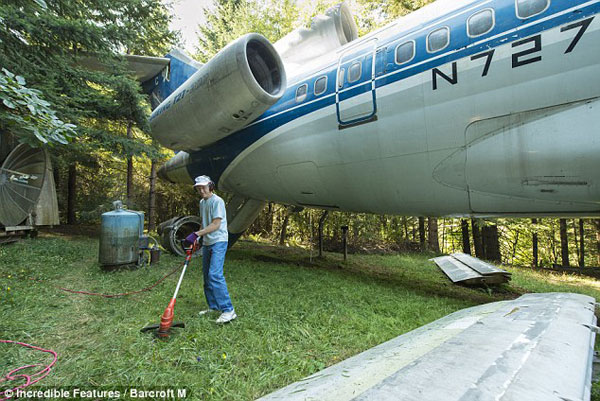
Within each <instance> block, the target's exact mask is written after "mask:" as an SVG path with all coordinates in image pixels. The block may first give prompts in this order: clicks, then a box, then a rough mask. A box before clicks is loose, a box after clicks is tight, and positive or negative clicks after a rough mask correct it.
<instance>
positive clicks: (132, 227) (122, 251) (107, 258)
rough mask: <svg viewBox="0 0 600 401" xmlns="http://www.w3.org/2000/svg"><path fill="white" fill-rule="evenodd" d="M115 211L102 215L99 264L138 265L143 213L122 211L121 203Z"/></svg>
mask: <svg viewBox="0 0 600 401" xmlns="http://www.w3.org/2000/svg"><path fill="white" fill-rule="evenodd" d="M113 205H114V206H115V210H114V211H112V212H106V213H103V214H102V222H101V227H100V255H99V261H100V264H102V265H106V266H117V265H124V264H129V263H138V261H139V255H140V252H139V248H140V237H142V234H143V232H144V213H143V212H136V211H133V210H126V209H123V204H122V203H121V201H116V202H114V203H113Z"/></svg>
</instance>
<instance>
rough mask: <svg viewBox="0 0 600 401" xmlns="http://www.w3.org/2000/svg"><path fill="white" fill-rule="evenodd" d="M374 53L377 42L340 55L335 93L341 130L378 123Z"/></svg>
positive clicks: (363, 44) (347, 50) (352, 48)
mask: <svg viewBox="0 0 600 401" xmlns="http://www.w3.org/2000/svg"><path fill="white" fill-rule="evenodd" d="M376 51H377V39H372V40H369V41H367V42H365V43H362V44H360V45H359V46H354V47H351V48H349V49H346V50H345V51H344V52H343V53H342V54H341V55H340V58H339V60H338V67H337V79H336V91H335V101H336V111H337V118H338V123H339V128H340V129H343V128H346V127H350V126H353V125H357V124H363V123H367V122H370V121H375V120H377V96H376V92H375V60H376V56H375V54H376Z"/></svg>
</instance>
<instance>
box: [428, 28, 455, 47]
mask: <svg viewBox="0 0 600 401" xmlns="http://www.w3.org/2000/svg"><path fill="white" fill-rule="evenodd" d="M448 43H450V29H448V27H443V28H439V29H436V30H435V31H433V32H431V33H430V34H429V35H427V51H428V52H429V53H433V52H438V51H440V50H442V49H444V48H445V47H446V46H448Z"/></svg>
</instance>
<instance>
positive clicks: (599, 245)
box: [594, 219, 600, 266]
mask: <svg viewBox="0 0 600 401" xmlns="http://www.w3.org/2000/svg"><path fill="white" fill-rule="evenodd" d="M594 225H595V226H596V254H597V257H596V264H597V265H598V266H600V219H595V220H594Z"/></svg>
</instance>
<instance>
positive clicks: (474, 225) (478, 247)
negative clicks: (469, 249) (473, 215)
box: [471, 219, 485, 258]
mask: <svg viewBox="0 0 600 401" xmlns="http://www.w3.org/2000/svg"><path fill="white" fill-rule="evenodd" d="M479 226H480V224H479V220H478V219H471V231H472V233H473V245H474V246H475V256H477V257H478V258H484V257H485V254H484V252H483V243H482V240H481V230H480V228H479Z"/></svg>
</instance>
